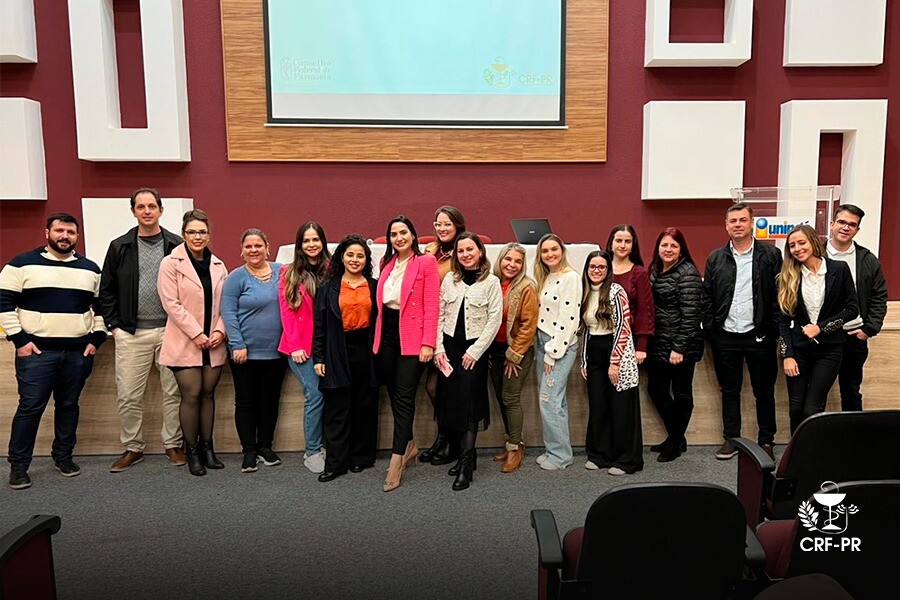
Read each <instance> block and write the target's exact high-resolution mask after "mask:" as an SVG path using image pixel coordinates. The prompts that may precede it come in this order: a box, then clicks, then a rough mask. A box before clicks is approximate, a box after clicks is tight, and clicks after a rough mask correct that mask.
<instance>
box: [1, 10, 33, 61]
mask: <svg viewBox="0 0 900 600" xmlns="http://www.w3.org/2000/svg"><path fill="white" fill-rule="evenodd" d="M36 62H37V38H36V36H35V34H34V0H0V63H36Z"/></svg>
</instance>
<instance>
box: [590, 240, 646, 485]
mask: <svg viewBox="0 0 900 600" xmlns="http://www.w3.org/2000/svg"><path fill="white" fill-rule="evenodd" d="M611 271H612V259H611V258H610V256H609V254H607V253H606V252H604V251H602V250H594V251H593V252H591V253H590V254H588V255H587V259H586V260H585V262H584V272H583V273H582V276H581V277H582V285H583V287H584V295H583V300H582V302H581V320H582V322H583V323H584V341H583V343H582V355H581V356H582V362H581V376H582V377H584V378H585V380H587V388H588V426H587V435H586V437H585V442H584V446H585V449H586V450H587V455H588V460H587V462H586V463H585V464H584V466H585V468H586V469H588V470H593V471H596V470H598V469H607V473H609V474H610V475H625V474H626V473H634V472H636V471H640V470H641V469H643V468H644V459H643V457H642V451H643V448H642V441H641V405H640V403H639V402H638V396H637V386H638V366H637V359H636V358H635V351H634V340H633V338H632V335H631V316H630V312H629V308H628V295H627V294H626V293H625V290H624V289H623V288H622V286H620V285H619V284H618V283H613V275H612V272H611Z"/></svg>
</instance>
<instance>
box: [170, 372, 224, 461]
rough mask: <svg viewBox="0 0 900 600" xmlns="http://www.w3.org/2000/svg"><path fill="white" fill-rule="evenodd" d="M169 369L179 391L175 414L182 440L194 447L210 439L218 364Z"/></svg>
mask: <svg viewBox="0 0 900 600" xmlns="http://www.w3.org/2000/svg"><path fill="white" fill-rule="evenodd" d="M173 371H174V372H175V381H176V382H177V383H178V389H179V390H180V391H181V409H180V411H179V416H180V417H181V430H182V432H183V433H184V443H185V444H187V445H188V446H196V445H197V443H198V442H199V441H200V440H211V439H212V434H213V425H214V424H215V421H216V386H217V385H218V384H219V377H220V376H221V375H222V367H210V366H205V367H187V368H181V369H173ZM198 436H199V437H198Z"/></svg>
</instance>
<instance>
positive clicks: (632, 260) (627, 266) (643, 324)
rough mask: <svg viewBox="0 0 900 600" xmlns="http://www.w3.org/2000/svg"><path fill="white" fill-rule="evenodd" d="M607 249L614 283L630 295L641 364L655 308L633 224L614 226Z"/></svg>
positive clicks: (607, 241) (648, 274) (633, 330)
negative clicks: (611, 258) (611, 259)
mask: <svg viewBox="0 0 900 600" xmlns="http://www.w3.org/2000/svg"><path fill="white" fill-rule="evenodd" d="M606 251H607V252H609V254H610V255H611V256H612V257H613V264H612V267H613V275H614V276H615V278H614V279H613V282H614V283H618V284H619V285H621V286H622V287H623V288H624V289H625V293H626V294H628V308H629V309H630V311H631V333H632V335H633V336H634V349H635V358H637V362H638V364H641V363H643V362H644V359H645V358H647V342H648V341H649V339H650V336H652V335H653V321H654V319H655V318H656V311H655V310H654V308H653V291H652V290H651V288H650V273H649V271H647V269H645V268H644V261H643V259H642V258H641V247H640V245H639V244H638V238H637V233H635V231H634V227H632V226H631V225H628V224H623V225H616V226H615V227H613V229H612V231H610V232H609V239H607V240H606Z"/></svg>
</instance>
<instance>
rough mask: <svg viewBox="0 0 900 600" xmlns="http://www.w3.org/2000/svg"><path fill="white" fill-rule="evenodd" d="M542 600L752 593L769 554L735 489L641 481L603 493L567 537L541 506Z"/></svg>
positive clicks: (535, 514)
mask: <svg viewBox="0 0 900 600" xmlns="http://www.w3.org/2000/svg"><path fill="white" fill-rule="evenodd" d="M531 525H532V527H533V528H534V530H535V535H536V537H537V544H538V561H539V577H538V580H539V584H538V585H539V589H538V597H539V598H540V599H541V600H569V599H573V598H577V599H587V598H600V597H603V598H692V599H695V600H703V599H707V598H715V599H720V598H752V597H753V596H754V595H755V594H756V593H757V592H758V591H759V585H760V582H761V581H764V577H763V576H762V568H763V565H764V564H765V555H764V554H763V551H762V547H761V546H760V545H759V542H758V540H757V539H756V536H755V535H754V533H753V531H752V530H750V528H749V527H747V522H746V520H745V518H744V511H743V508H742V507H741V503H740V501H739V500H738V499H737V496H735V495H734V494H733V493H732V492H730V491H728V490H726V489H725V488H723V487H719V486H717V485H712V484H705V483H636V484H629V485H622V486H618V487H615V488H613V489H611V490H608V491H606V492H604V493H603V494H601V495H600V497H599V498H597V500H596V501H595V502H594V504H593V505H592V506H591V508H590V510H589V511H588V514H587V517H586V518H585V521H584V526H583V527H576V528H575V529H572V530H571V531H569V532H568V533H567V534H566V535H565V537H564V538H563V540H562V542H560V538H559V531H558V529H557V527H556V520H555V519H554V517H553V513H552V512H551V511H549V510H533V511H532V512H531Z"/></svg>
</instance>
